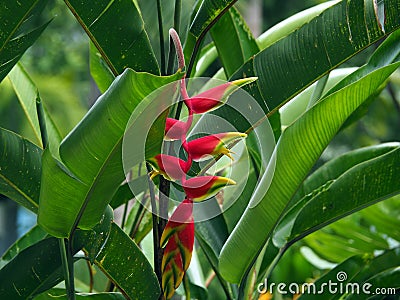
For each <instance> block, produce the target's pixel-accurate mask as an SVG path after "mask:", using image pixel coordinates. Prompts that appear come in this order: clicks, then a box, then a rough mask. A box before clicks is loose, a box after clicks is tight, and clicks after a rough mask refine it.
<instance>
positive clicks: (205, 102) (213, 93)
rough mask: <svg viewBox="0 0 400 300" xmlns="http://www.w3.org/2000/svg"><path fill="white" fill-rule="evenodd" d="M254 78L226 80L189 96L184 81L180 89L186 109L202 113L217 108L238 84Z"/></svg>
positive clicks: (246, 82) (240, 84)
mask: <svg viewBox="0 0 400 300" xmlns="http://www.w3.org/2000/svg"><path fill="white" fill-rule="evenodd" d="M256 79H257V78H255V77H250V78H244V79H239V80H235V81H232V82H227V83H224V84H221V85H219V86H216V87H214V88H211V89H209V90H207V91H205V92H202V93H200V94H198V95H196V96H193V97H189V95H188V94H187V92H186V87H185V84H184V83H182V84H181V91H182V96H183V99H184V101H185V104H186V106H187V107H188V109H189V110H190V111H191V112H193V113H195V114H202V113H205V112H208V111H211V110H214V109H216V108H218V107H219V106H221V105H222V104H224V103H225V101H226V100H227V98H228V96H229V95H231V94H232V93H233V92H234V91H236V90H237V89H238V88H239V87H240V86H242V85H245V84H248V83H250V82H252V81H254V80H256Z"/></svg>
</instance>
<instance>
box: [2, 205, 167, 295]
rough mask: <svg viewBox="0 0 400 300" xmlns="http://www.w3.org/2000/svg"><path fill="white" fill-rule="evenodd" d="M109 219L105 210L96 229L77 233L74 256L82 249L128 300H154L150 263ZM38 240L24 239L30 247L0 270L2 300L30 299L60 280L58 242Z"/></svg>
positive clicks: (156, 290) (154, 283) (154, 282)
mask: <svg viewBox="0 0 400 300" xmlns="http://www.w3.org/2000/svg"><path fill="white" fill-rule="evenodd" d="M111 218H112V210H111V209H108V210H107V214H106V215H105V216H104V218H102V220H101V222H100V223H99V224H98V225H96V227H95V228H93V229H92V230H90V231H77V234H76V235H75V237H74V241H73V246H74V250H73V251H74V253H76V252H77V251H78V250H80V249H81V248H82V247H83V249H84V251H85V252H86V253H87V254H88V255H89V256H90V258H91V257H92V258H93V261H94V262H95V264H96V265H97V266H98V267H99V268H100V269H101V270H102V271H103V272H104V273H105V274H106V275H107V276H109V277H110V278H111V279H112V280H113V281H114V283H115V284H116V285H117V286H118V287H119V288H121V290H122V291H123V292H124V293H125V295H127V296H128V297H129V298H130V299H157V296H158V295H159V293H160V289H159V286H158V281H157V278H156V276H155V274H154V272H153V270H152V268H151V266H150V263H149V262H148V260H147V259H146V257H145V256H144V254H143V253H142V252H141V250H140V249H139V247H138V246H137V245H136V244H135V243H134V242H133V241H132V240H131V239H130V238H129V237H128V236H127V235H126V234H125V233H124V232H123V231H122V230H121V229H120V228H119V227H118V226H117V225H115V224H114V223H111ZM39 233H40V232H39ZM42 233H43V232H42ZM40 237H41V234H39V236H37V237H36V238H34V239H32V238H31V237H30V234H28V235H27V236H25V237H24V239H28V238H29V240H30V241H32V242H33V243H32V245H25V244H24V245H23V249H18V250H17V249H15V250H17V251H16V253H12V254H11V253H10V255H12V260H9V262H8V264H6V265H5V266H3V268H2V269H0V295H1V296H2V297H4V299H15V300H17V299H21V300H22V299H30V298H31V297H33V296H35V295H37V294H40V293H41V292H43V291H46V290H48V289H50V288H51V287H53V286H55V285H56V284H57V283H59V282H61V281H62V280H63V272H62V262H61V257H60V249H59V241H58V239H56V238H54V237H49V238H45V239H41V238H40ZM32 257H34V258H35V259H32ZM122 266H123V268H121V267H122ZM10 270H11V271H10ZM123 270H124V271H123ZM64 293H65V292H64ZM44 296H45V295H44ZM93 297H94V296H93ZM94 298H95V297H94ZM39 299H43V298H39ZM44 299H47V298H44ZM78 299H79V297H78ZM95 299H96V298H95ZM100 299H103V298H100ZM111 299H112V298H111Z"/></svg>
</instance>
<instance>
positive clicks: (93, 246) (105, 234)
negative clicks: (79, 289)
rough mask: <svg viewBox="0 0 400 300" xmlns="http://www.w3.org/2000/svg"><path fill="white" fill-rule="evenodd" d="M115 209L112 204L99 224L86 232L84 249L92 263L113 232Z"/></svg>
mask: <svg viewBox="0 0 400 300" xmlns="http://www.w3.org/2000/svg"><path fill="white" fill-rule="evenodd" d="M113 217H114V211H113V210H112V209H111V207H110V206H108V207H107V209H106V211H105V213H104V215H103V216H102V219H101V220H100V222H99V224H97V225H96V226H95V227H94V228H93V230H90V231H89V232H85V235H86V237H85V244H84V246H83V250H84V251H85V252H86V255H87V257H88V259H89V261H90V263H92V264H93V263H94V261H95V259H96V256H97V254H98V253H99V252H100V250H101V249H102V248H103V247H104V245H105V243H106V242H107V240H108V238H109V237H110V233H111V223H112V221H113Z"/></svg>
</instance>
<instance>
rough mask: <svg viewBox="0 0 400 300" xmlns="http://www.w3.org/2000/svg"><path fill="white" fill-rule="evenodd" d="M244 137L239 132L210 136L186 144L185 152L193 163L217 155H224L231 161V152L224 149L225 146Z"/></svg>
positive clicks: (244, 135)
mask: <svg viewBox="0 0 400 300" xmlns="http://www.w3.org/2000/svg"><path fill="white" fill-rule="evenodd" d="M246 136H247V134H245V133H240V132H225V133H217V134H212V135H208V136H204V137H201V138H198V139H195V140H192V141H190V142H188V143H187V146H186V151H187V152H188V154H189V156H190V158H191V159H193V160H195V161H201V160H204V159H207V158H209V156H215V155H219V154H224V155H226V156H228V157H229V158H230V159H232V160H233V157H232V155H231V153H232V152H231V151H230V150H229V149H228V148H226V145H227V144H229V143H230V142H232V141H234V140H236V139H239V138H245V137H246Z"/></svg>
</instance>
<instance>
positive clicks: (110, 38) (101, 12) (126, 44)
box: [65, 0, 160, 76]
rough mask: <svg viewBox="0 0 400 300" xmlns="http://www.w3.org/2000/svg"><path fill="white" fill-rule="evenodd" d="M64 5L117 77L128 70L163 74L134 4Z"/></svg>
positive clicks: (76, 0) (74, 0)
mask: <svg viewBox="0 0 400 300" xmlns="http://www.w3.org/2000/svg"><path fill="white" fill-rule="evenodd" d="M65 3H66V4H67V6H68V7H69V9H70V10H71V12H72V13H73V14H74V16H75V18H76V19H77V20H78V22H79V23H80V24H81V26H82V28H83V29H84V30H85V31H86V34H87V35H88V36H89V38H90V39H91V41H92V42H93V44H94V45H95V46H96V48H97V49H98V50H99V52H100V53H101V56H102V57H103V59H104V61H105V62H106V63H107V65H108V67H109V68H110V70H111V71H112V73H113V74H114V75H115V76H116V75H118V74H121V73H122V72H123V71H124V69H126V68H132V69H134V70H135V71H138V72H140V71H143V72H149V73H153V74H159V73H160V71H159V68H158V64H157V60H156V58H155V56H154V53H153V50H152V48H151V45H150V42H149V39H148V36H147V33H146V31H145V30H144V23H143V19H142V16H141V15H140V12H139V10H138V8H137V7H136V4H135V3H134V2H133V1H131V0H119V1H101V0H96V1H91V2H90V3H87V2H82V1H80V0H65ZM127 20H129V21H127Z"/></svg>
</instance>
